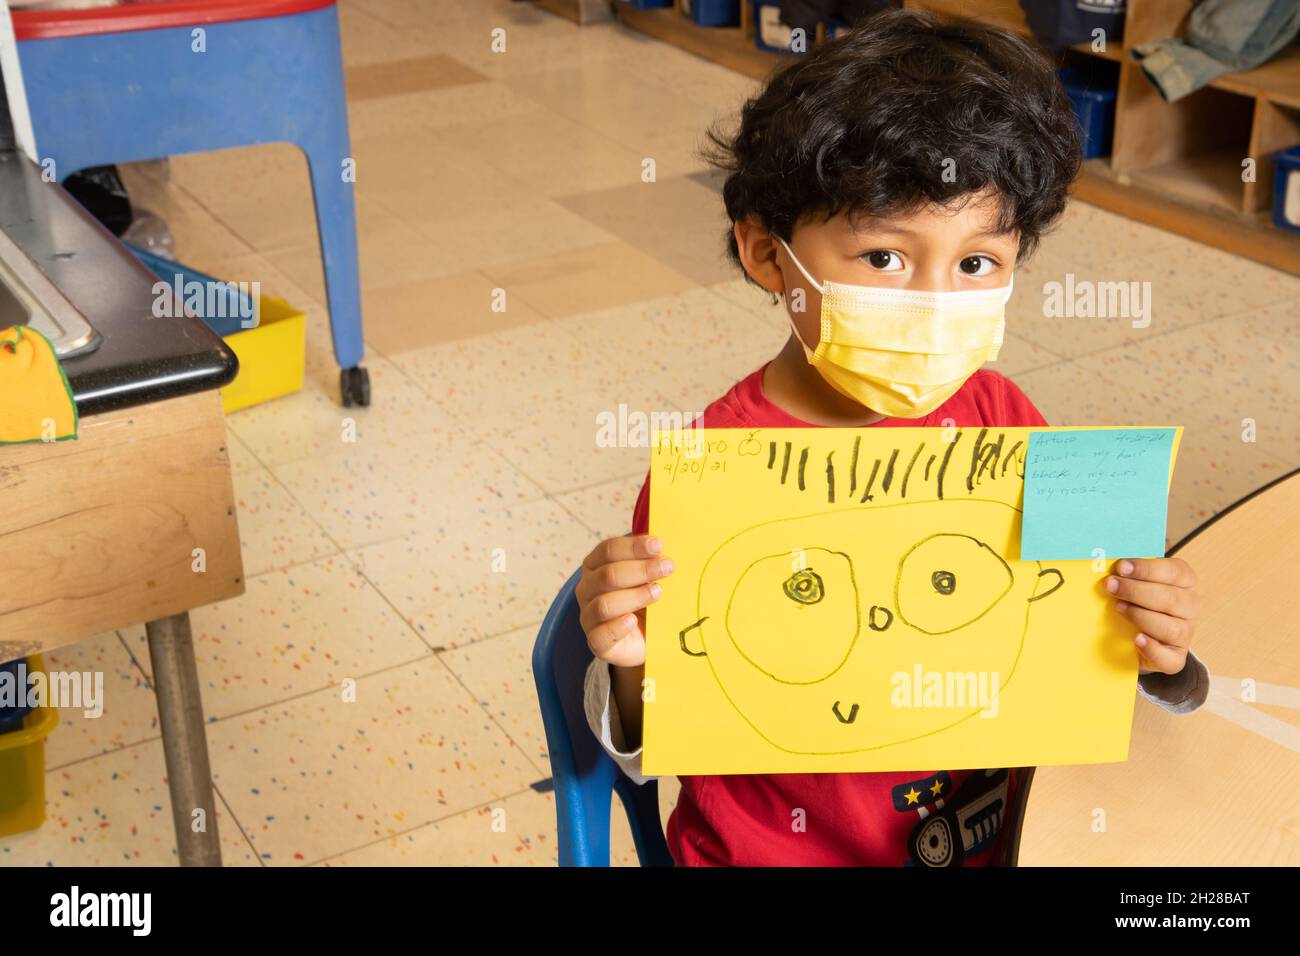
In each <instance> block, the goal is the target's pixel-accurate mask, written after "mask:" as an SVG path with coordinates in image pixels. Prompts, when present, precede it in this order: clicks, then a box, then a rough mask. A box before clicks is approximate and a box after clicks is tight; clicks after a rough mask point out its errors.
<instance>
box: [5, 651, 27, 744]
mask: <svg viewBox="0 0 1300 956" xmlns="http://www.w3.org/2000/svg"><path fill="white" fill-rule="evenodd" d="M27 666H28V665H27V658H25V657H20V658H18V660H16V661H9V663H7V664H0V673H7V674H10V675H12V679H13V681H14V682H15V686H16V687H17V690H18V702H17V703H16V704H15V705H14V706H13V707H6V706H4V705H2V704H0V734H7V733H8V732H9V731H11V730H19V729H20V728H21V727H22V725H23V718H24V717H26V716H27V714H28V712H30V711H31V708H30V707H28V706H27V683H26V681H25V680H22V681H20V680H19V674H18V669H19V668H20V667H22V668H24V670H23V675H24V676H25V675H26V673H27V670H26V668H27ZM8 682H9V678H5V683H8Z"/></svg>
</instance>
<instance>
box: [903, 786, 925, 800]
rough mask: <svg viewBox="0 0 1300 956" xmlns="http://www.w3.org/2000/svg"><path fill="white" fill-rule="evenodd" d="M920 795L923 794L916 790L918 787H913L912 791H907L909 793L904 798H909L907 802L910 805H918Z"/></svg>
mask: <svg viewBox="0 0 1300 956" xmlns="http://www.w3.org/2000/svg"><path fill="white" fill-rule="evenodd" d="M920 795H921V793H920V791H918V790H917V789H916V787H913V788H912V789H911V790H909V791H907V793H905V794H903V796H905V797H907V802H908V803H909V804H911V803H916V798H917V797H919V796H920Z"/></svg>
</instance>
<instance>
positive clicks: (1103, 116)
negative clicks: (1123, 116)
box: [1058, 69, 1115, 159]
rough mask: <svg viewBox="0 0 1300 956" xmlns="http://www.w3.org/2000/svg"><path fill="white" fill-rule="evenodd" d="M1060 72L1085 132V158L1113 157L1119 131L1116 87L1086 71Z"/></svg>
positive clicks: (1067, 93) (1063, 84)
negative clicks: (1114, 139) (1112, 145)
mask: <svg viewBox="0 0 1300 956" xmlns="http://www.w3.org/2000/svg"><path fill="white" fill-rule="evenodd" d="M1058 75H1059V76H1060V78H1061V85H1062V86H1064V87H1065V93H1066V95H1067V96H1069V97H1070V104H1071V105H1072V106H1073V107H1074V115H1075V116H1076V117H1077V118H1078V120H1079V129H1080V130H1082V132H1083V158H1084V159H1095V158H1096V157H1098V156H1109V155H1110V140H1111V135H1112V134H1113V133H1114V130H1115V88H1114V87H1112V86H1103V85H1101V84H1100V83H1097V82H1096V81H1095V80H1092V79H1090V78H1089V77H1088V75H1087V74H1086V73H1084V72H1083V71H1082V70H1077V69H1065V70H1060V71H1059V73H1058Z"/></svg>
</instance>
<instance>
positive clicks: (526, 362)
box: [392, 286, 621, 429]
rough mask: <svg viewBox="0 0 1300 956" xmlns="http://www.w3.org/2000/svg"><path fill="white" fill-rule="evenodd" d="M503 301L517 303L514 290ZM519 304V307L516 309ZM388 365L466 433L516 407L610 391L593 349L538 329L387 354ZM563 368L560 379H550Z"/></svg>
mask: <svg viewBox="0 0 1300 956" xmlns="http://www.w3.org/2000/svg"><path fill="white" fill-rule="evenodd" d="M504 288H505V289H506V290H507V301H508V302H517V303H521V297H520V296H519V295H518V293H517V292H516V290H515V288H514V287H513V286H504ZM521 304H522V303H521ZM392 361H393V364H395V365H396V366H397V367H398V368H400V369H401V370H402V371H403V372H405V373H406V374H407V375H408V376H410V378H411V380H412V381H413V382H415V383H416V384H417V385H418V386H419V387H420V388H421V389H423V390H424V391H425V392H427V393H428V394H429V395H430V396H431V397H432V398H433V400H434V401H435V402H437V403H438V404H439V405H440V406H442V408H443V409H444V410H445V411H446V413H447V414H449V415H452V416H454V417H455V418H456V419H457V420H458V421H459V422H460V423H461V424H463V425H464V426H465V427H466V428H469V429H475V428H476V427H477V424H478V423H479V422H480V421H485V420H487V419H488V418H490V417H492V416H495V415H498V414H502V413H505V412H509V411H512V410H517V409H520V408H536V407H549V406H551V405H554V404H555V403H558V402H562V401H563V400H564V399H565V398H566V397H567V396H569V395H572V394H576V393H579V392H583V391H593V390H599V389H608V388H613V387H614V386H616V385H617V384H618V383H619V381H620V378H621V376H620V375H619V374H618V372H617V371H616V370H614V369H610V368H607V367H606V363H605V362H604V360H603V358H602V354H601V353H600V352H599V351H598V350H597V349H596V347H595V346H594V345H593V344H588V343H584V342H581V341H578V340H577V339H576V338H574V337H573V336H570V335H566V334H563V333H562V332H561V331H559V330H558V329H557V328H556V327H555V326H554V325H552V324H550V323H547V324H542V323H537V324H533V325H527V326H520V327H518V328H513V329H507V330H505V331H502V332H492V333H489V334H487V335H481V336H476V337H474V338H472V339H461V340H458V341H455V342H447V343H445V344H443V345H435V346H430V347H429V348H424V349H415V350H413V351H410V352H403V353H401V354H398V355H394V356H393V358H392ZM559 369H563V370H564V371H563V374H556V373H557V370H559Z"/></svg>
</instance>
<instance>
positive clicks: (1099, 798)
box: [1020, 472, 1300, 866]
mask: <svg viewBox="0 0 1300 956" xmlns="http://www.w3.org/2000/svg"><path fill="white" fill-rule="evenodd" d="M1170 553H1171V554H1174V553H1176V554H1178V555H1179V556H1180V557H1183V558H1185V559H1186V560H1187V561H1189V562H1190V563H1191V564H1192V566H1193V567H1194V568H1195V569H1196V572H1197V575H1198V576H1199V579H1200V591H1201V608H1200V621H1199V623H1198V625H1197V634H1196V638H1195V641H1194V644H1193V646H1194V648H1195V650H1196V653H1197V655H1198V656H1199V657H1200V658H1201V659H1202V660H1203V661H1204V662H1205V664H1206V667H1208V668H1209V670H1210V673H1211V675H1212V677H1213V680H1212V684H1211V693H1210V699H1209V700H1208V701H1207V702H1206V705H1205V706H1204V707H1203V708H1202V709H1201V710H1199V711H1197V712H1196V713H1193V714H1188V715H1184V716H1175V715H1172V714H1169V713H1168V712H1166V711H1164V710H1162V709H1161V708H1159V707H1157V706H1155V705H1153V704H1150V703H1147V702H1145V701H1142V700H1139V701H1138V704H1137V707H1136V709H1135V713H1134V719H1133V738H1132V743H1131V745H1130V748H1129V759H1128V762H1127V763H1122V764H1098V765H1094V766H1086V767H1040V768H1039V769H1038V771H1037V773H1036V775H1035V777H1034V784H1033V788H1032V790H1031V792H1030V795H1029V807H1028V812H1027V814H1026V819H1025V826H1024V830H1023V834H1022V837H1021V846H1020V865H1021V866H1034V865H1071V866H1116V865H1118V866H1130V865H1133V866H1136V865H1145V866H1188V865H1197V866H1241V865H1275V866H1280V865H1290V866H1295V865H1297V864H1300V580H1297V579H1296V569H1297V568H1300V472H1292V473H1291V474H1290V475H1288V476H1285V477H1284V478H1282V479H1279V480H1278V481H1276V482H1274V483H1272V484H1270V485H1268V486H1266V487H1265V488H1262V489H1260V490H1259V491H1257V492H1255V493H1254V494H1252V495H1250V496H1248V497H1247V498H1245V499H1243V500H1242V501H1240V502H1238V503H1237V504H1236V505H1234V506H1233V507H1232V508H1231V509H1229V510H1227V511H1225V512H1222V513H1221V514H1219V515H1217V516H1216V517H1215V518H1214V519H1212V520H1211V521H1210V522H1207V523H1206V524H1205V525H1202V526H1201V527H1200V528H1199V529H1197V530H1196V531H1194V532H1192V534H1191V535H1189V536H1188V537H1187V538H1186V539H1184V540H1183V541H1182V542H1180V544H1179V545H1178V546H1177V547H1176V548H1175V549H1174V550H1173V551H1171V552H1170ZM1243 680H1252V681H1254V682H1255V695H1256V700H1255V702H1252V703H1246V702H1243V701H1242V681H1243ZM1102 814H1104V824H1105V829H1104V832H1097V831H1096V830H1095V829H1094V827H1095V826H1097V821H1100V820H1101V819H1102V816H1101V815H1102Z"/></svg>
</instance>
